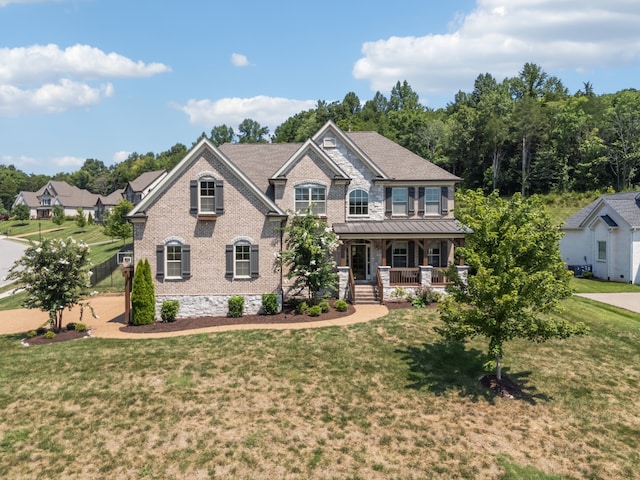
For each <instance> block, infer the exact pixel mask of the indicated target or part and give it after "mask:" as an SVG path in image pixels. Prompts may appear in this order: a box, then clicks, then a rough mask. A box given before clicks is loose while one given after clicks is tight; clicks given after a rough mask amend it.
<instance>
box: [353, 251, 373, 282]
mask: <svg viewBox="0 0 640 480" xmlns="http://www.w3.org/2000/svg"><path fill="white" fill-rule="evenodd" d="M351 271H352V272H353V277H354V278H355V280H356V282H357V281H365V280H368V279H369V246H368V245H362V244H356V245H351Z"/></svg>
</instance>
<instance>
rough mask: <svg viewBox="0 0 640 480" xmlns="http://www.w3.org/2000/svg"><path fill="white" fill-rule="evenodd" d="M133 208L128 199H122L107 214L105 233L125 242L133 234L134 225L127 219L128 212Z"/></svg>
mask: <svg viewBox="0 0 640 480" xmlns="http://www.w3.org/2000/svg"><path fill="white" fill-rule="evenodd" d="M132 208H133V204H132V203H131V202H130V201H128V200H120V203H118V204H117V205H116V206H115V207H113V210H112V211H110V212H108V213H107V214H106V215H105V219H104V233H105V235H108V236H109V237H111V238H119V239H121V240H122V243H123V244H124V243H125V242H126V241H127V238H129V237H130V236H132V235H133V226H132V225H131V224H130V223H129V222H128V221H127V214H128V213H129V212H130V211H131V209H132Z"/></svg>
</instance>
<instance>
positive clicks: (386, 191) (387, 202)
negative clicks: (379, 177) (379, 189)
mask: <svg viewBox="0 0 640 480" xmlns="http://www.w3.org/2000/svg"><path fill="white" fill-rule="evenodd" d="M384 200H385V207H384V208H385V212H384V213H385V214H386V215H391V187H387V188H385V189H384Z"/></svg>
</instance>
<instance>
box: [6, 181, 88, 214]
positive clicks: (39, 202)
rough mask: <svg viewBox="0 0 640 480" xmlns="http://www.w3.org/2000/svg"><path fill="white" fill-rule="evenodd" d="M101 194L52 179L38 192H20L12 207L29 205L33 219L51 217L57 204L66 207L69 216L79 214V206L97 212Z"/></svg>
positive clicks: (65, 211) (65, 210)
mask: <svg viewBox="0 0 640 480" xmlns="http://www.w3.org/2000/svg"><path fill="white" fill-rule="evenodd" d="M99 197H100V195H96V194H95V193H91V192H89V191H87V190H83V189H81V188H78V187H75V186H73V185H69V184H68V183H67V182H64V181H56V180H50V181H49V182H47V184H46V185H45V186H44V187H42V188H41V189H40V190H38V191H37V192H20V193H18V195H17V196H16V199H15V201H14V202H13V205H12V206H11V208H12V209H13V208H14V207H15V206H16V205H26V206H28V207H29V210H30V216H31V218H33V219H46V218H51V215H52V212H53V208H54V207H55V206H56V205H59V206H61V207H62V208H63V209H64V214H65V215H67V216H75V215H77V213H78V212H77V210H78V208H81V209H82V210H83V211H84V212H85V214H88V213H91V214H92V215H94V214H95V206H96V202H97V200H98V198H99Z"/></svg>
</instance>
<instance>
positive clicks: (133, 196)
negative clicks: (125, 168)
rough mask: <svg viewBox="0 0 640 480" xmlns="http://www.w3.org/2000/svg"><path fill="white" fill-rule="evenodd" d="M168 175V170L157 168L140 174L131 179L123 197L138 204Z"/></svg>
mask: <svg viewBox="0 0 640 480" xmlns="http://www.w3.org/2000/svg"><path fill="white" fill-rule="evenodd" d="M166 175H167V171H166V170H155V171H153V172H145V173H142V174H140V176H138V178H136V179H135V180H131V181H130V182H129V183H128V184H127V186H126V187H125V188H124V192H123V194H122V196H123V198H125V199H126V200H129V201H130V202H131V203H133V204H134V205H137V204H138V203H140V200H142V199H143V198H144V197H146V196H147V194H148V193H149V192H150V191H151V190H153V189H154V188H155V187H156V185H158V184H159V183H160V181H161V180H162V179H163V178H164V177H165V176H166Z"/></svg>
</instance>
